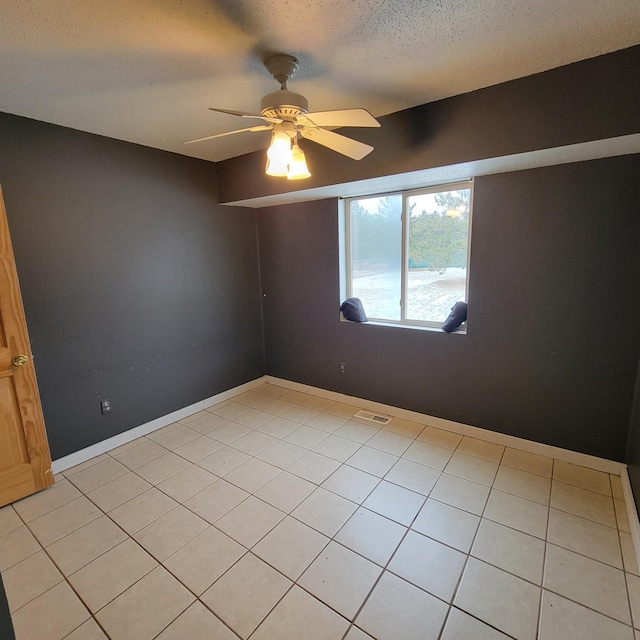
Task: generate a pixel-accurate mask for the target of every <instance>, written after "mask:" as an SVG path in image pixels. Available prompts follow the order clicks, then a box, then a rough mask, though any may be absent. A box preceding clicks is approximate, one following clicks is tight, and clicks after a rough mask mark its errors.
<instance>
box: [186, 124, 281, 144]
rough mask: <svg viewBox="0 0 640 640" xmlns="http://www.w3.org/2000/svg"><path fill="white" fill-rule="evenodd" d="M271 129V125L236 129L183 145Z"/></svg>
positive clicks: (189, 141) (188, 141)
mask: <svg viewBox="0 0 640 640" xmlns="http://www.w3.org/2000/svg"><path fill="white" fill-rule="evenodd" d="M269 129H271V125H270V124H261V125H258V126H257V127H248V128H247V129H236V130H235V131H225V132H224V133H216V134H215V135H213V136H205V137H204V138H196V139H195V140H187V141H186V142H183V143H182V144H193V143H194V142H204V141H205V140H213V139H214V138H222V137H223V136H231V135H233V134H234V133H244V132H245V131H268V130H269Z"/></svg>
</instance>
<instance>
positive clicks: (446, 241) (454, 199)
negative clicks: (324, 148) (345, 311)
mask: <svg viewBox="0 0 640 640" xmlns="http://www.w3.org/2000/svg"><path fill="white" fill-rule="evenodd" d="M472 191H473V184H472V183H471V182H464V183H459V184H453V185H446V186H440V187H433V188H429V189H420V190H415V191H407V192H403V193H394V194H388V195H383V196H373V197H369V196H367V197H362V198H350V199H348V200H346V207H345V222H346V229H345V231H346V233H345V253H346V255H345V258H346V260H345V263H346V264H345V267H346V268H345V275H346V294H347V297H355V298H360V299H361V300H362V304H363V305H364V309H365V312H366V313H367V316H368V317H369V319H370V320H373V321H380V322H385V323H397V324H402V325H411V326H427V327H440V326H441V325H442V323H443V322H444V320H445V319H446V317H447V316H448V315H449V312H450V311H451V307H452V306H453V305H454V304H455V303H456V302H458V301H459V300H463V301H465V302H466V299H467V281H468V280H467V274H468V264H469V232H470V223H471V201H472Z"/></svg>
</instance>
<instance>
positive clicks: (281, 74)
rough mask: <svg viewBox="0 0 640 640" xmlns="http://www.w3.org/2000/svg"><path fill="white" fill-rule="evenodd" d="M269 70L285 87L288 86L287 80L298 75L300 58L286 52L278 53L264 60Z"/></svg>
mask: <svg viewBox="0 0 640 640" xmlns="http://www.w3.org/2000/svg"><path fill="white" fill-rule="evenodd" d="M264 66H265V67H266V68H267V71H268V72H269V73H270V74H271V75H272V76H273V77H274V78H275V79H276V80H277V81H278V82H279V83H280V86H281V87H282V88H283V89H286V88H287V82H288V81H289V80H291V78H293V76H295V75H296V71H297V70H298V59H297V58H294V57H293V56H290V55H287V54H286V53H278V54H276V55H274V56H271V57H269V58H267V59H266V60H265V61H264Z"/></svg>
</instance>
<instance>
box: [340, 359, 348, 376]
mask: <svg viewBox="0 0 640 640" xmlns="http://www.w3.org/2000/svg"><path fill="white" fill-rule="evenodd" d="M345 373H347V363H346V362H341V363H340V375H341V376H343V375H344V374H345Z"/></svg>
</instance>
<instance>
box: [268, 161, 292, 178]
mask: <svg viewBox="0 0 640 640" xmlns="http://www.w3.org/2000/svg"><path fill="white" fill-rule="evenodd" d="M265 173H266V174H267V175H268V176H275V177H276V178H286V177H287V176H288V175H289V165H288V164H287V163H286V162H277V161H274V160H271V159H269V158H267V167H266V169H265Z"/></svg>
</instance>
